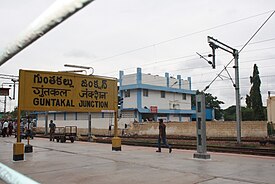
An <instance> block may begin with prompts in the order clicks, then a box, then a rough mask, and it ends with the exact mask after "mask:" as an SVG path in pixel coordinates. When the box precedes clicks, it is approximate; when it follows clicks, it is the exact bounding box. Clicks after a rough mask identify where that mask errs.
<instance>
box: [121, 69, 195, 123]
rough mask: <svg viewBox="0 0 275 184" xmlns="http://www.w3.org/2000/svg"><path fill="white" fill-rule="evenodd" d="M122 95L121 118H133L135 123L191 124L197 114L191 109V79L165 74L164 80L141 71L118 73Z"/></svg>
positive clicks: (192, 93)
mask: <svg viewBox="0 0 275 184" xmlns="http://www.w3.org/2000/svg"><path fill="white" fill-rule="evenodd" d="M119 95H120V97H121V98H123V103H122V104H121V106H120V113H121V117H122V118H123V117H134V118H135V119H136V121H138V122H143V121H148V120H152V121H157V120H158V119H159V118H162V119H165V120H166V121H178V122H188V121H191V117H192V115H193V114H195V113H196V111H195V110H192V108H191V95H195V91H194V90H191V77H188V78H187V80H184V79H182V78H181V76H180V75H177V78H174V77H171V76H169V73H165V77H161V76H158V75H151V74H144V73H142V72H141V68H137V73H135V74H129V75H124V72H123V71H120V73H119Z"/></svg>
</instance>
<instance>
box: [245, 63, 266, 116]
mask: <svg viewBox="0 0 275 184" xmlns="http://www.w3.org/2000/svg"><path fill="white" fill-rule="evenodd" d="M250 83H251V84H252V86H251V89H250V95H247V96H246V104H247V107H248V108H252V109H253V118H254V120H264V119H266V116H265V113H264V108H263V102H262V95H261V90H260V87H261V79H260V76H259V70H258V67H257V65H256V64H254V67H253V76H252V77H250Z"/></svg>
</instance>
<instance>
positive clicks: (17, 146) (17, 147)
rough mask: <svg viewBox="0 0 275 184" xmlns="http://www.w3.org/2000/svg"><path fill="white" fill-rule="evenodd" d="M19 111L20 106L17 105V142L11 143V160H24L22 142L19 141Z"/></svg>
mask: <svg viewBox="0 0 275 184" xmlns="http://www.w3.org/2000/svg"><path fill="white" fill-rule="evenodd" d="M18 101H19V100H18ZM20 113H21V109H20V106H19V105H18V115H17V142H16V143H14V144H13V160H14V161H19V160H24V144H23V143H21V134H20Z"/></svg>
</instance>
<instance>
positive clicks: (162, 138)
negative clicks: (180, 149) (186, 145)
mask: <svg viewBox="0 0 275 184" xmlns="http://www.w3.org/2000/svg"><path fill="white" fill-rule="evenodd" d="M161 142H162V143H163V144H164V145H165V146H166V147H167V148H169V153H171V152H172V147H171V146H170V145H169V144H168V143H167V140H166V125H165V124H164V123H163V119H159V137H158V150H157V151H156V152H161Z"/></svg>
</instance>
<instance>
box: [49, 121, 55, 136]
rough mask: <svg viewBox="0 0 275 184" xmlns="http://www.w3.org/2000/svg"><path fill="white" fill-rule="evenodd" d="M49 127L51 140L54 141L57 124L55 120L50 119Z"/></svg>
mask: <svg viewBox="0 0 275 184" xmlns="http://www.w3.org/2000/svg"><path fill="white" fill-rule="evenodd" d="M49 127H50V141H54V137H53V134H54V132H55V124H54V122H53V120H51V121H50V124H49Z"/></svg>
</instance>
